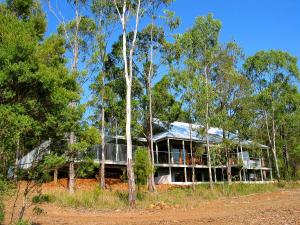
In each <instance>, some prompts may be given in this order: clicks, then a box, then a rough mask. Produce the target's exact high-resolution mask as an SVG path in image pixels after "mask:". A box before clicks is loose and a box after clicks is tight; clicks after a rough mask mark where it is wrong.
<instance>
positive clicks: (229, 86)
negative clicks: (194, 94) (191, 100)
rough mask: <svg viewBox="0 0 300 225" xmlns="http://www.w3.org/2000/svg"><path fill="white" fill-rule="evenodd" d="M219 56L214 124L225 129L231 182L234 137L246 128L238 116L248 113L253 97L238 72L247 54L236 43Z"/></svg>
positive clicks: (248, 86)
mask: <svg viewBox="0 0 300 225" xmlns="http://www.w3.org/2000/svg"><path fill="white" fill-rule="evenodd" d="M219 55H220V56H219V63H218V67H217V68H216V70H215V73H214V75H213V83H214V88H215V90H216V99H215V103H214V105H215V112H214V124H215V125H217V126H218V127H220V128H222V132H223V142H224V143H223V148H222V149H224V152H223V153H225V154H223V155H225V161H226V168H227V181H228V183H231V180H232V175H231V163H230V159H231V157H232V156H231V152H230V147H231V148H232V147H234V145H233V143H232V138H233V137H232V134H233V133H235V132H236V130H238V129H239V128H240V126H241V125H243V124H240V120H239V116H238V114H240V113H242V111H243V110H245V106H244V101H245V99H247V98H248V97H249V96H250V94H251V92H250V81H249V80H248V79H247V78H246V77H245V76H243V75H242V74H241V73H239V72H238V68H237V64H238V63H240V60H241V58H242V56H243V55H242V51H241V49H240V48H239V47H238V46H237V45H236V43H234V42H230V43H227V44H226V45H225V47H224V48H221V49H220V53H219ZM243 115H244V113H243Z"/></svg>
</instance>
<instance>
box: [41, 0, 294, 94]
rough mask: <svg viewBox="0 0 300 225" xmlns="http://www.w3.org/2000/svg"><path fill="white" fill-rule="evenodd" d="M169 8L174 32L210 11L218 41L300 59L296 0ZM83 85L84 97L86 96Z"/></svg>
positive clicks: (180, 1) (185, 1)
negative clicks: (174, 16) (175, 25)
mask: <svg viewBox="0 0 300 225" xmlns="http://www.w3.org/2000/svg"><path fill="white" fill-rule="evenodd" d="M52 1H53V2H55V1H57V0H52ZM42 2H45V1H44V0H42ZM59 4H60V7H61V10H62V12H63V14H64V16H65V18H66V19H68V18H70V16H72V15H71V14H70V12H71V11H72V10H71V9H70V8H69V6H68V4H67V3H66V1H65V0H59ZM44 9H45V10H46V12H47V16H48V23H49V24H48V31H47V35H49V34H51V33H52V32H55V31H56V27H57V21H56V19H55V18H54V17H53V16H52V15H51V14H49V13H48V8H47V7H46V6H45V5H44ZM171 10H173V11H175V12H176V14H177V15H178V16H180V17H181V25H180V27H179V28H178V30H177V31H176V32H178V33H183V32H184V31H185V30H186V29H188V28H189V27H191V26H192V25H193V23H194V20H195V18H196V17H197V16H203V15H207V14H208V13H213V15H214V17H215V18H216V19H219V20H221V22H222V30H221V35H220V40H221V42H222V43H225V42H227V41H231V40H235V41H236V42H237V43H238V44H239V46H240V47H242V48H243V50H244V52H245V54H246V56H250V55H253V54H255V52H257V51H260V50H270V49H280V50H284V51H288V52H290V53H291V54H292V55H294V56H296V57H298V58H299V59H300V1H299V0H284V1H283V0H177V1H176V2H175V3H173V5H172V6H171ZM298 65H299V66H300V63H299V62H298ZM158 79H159V77H158ZM87 86H88V84H86V85H85V97H84V99H87V98H88V96H89V92H88V90H87V89H88V88H87Z"/></svg>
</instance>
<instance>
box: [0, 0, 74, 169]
mask: <svg viewBox="0 0 300 225" xmlns="http://www.w3.org/2000/svg"><path fill="white" fill-rule="evenodd" d="M19 3H20V1H8V3H7V4H1V14H0V16H1V20H0V21H1V22H0V26H1V29H0V32H1V37H2V41H1V44H0V49H1V56H0V65H1V66H0V67H1V75H0V77H1V79H0V80H1V82H0V93H1V97H0V111H1V115H3V116H1V118H5V119H3V121H2V122H3V123H2V122H1V128H0V130H1V131H0V135H1V145H0V146H1V147H0V148H1V150H0V152H1V153H0V155H2V152H4V155H3V157H4V161H5V164H6V165H7V166H11V165H12V164H11V162H12V158H11V157H13V155H14V156H15V157H14V160H15V161H17V160H18V159H19V158H20V157H22V156H23V155H24V154H26V153H27V152H28V151H30V150H31V149H33V148H34V147H36V146H38V145H40V144H41V142H42V141H43V140H45V139H48V138H49V137H51V138H52V139H53V141H55V139H57V138H58V136H59V135H60V128H59V126H60V124H63V123H65V122H66V121H64V120H62V118H63V116H64V114H65V113H66V111H67V110H68V109H67V108H68V107H67V106H68V103H69V102H70V101H74V100H77V99H78V97H79V93H78V91H79V88H78V84H77V82H76V80H75V79H74V77H72V76H70V74H68V71H67V68H66V67H65V63H66V60H65V57H64V54H65V51H66V49H65V46H64V45H65V42H64V39H63V38H61V37H60V36H57V35H51V36H49V37H48V38H44V33H45V27H46V20H45V15H44V13H43V12H42V10H41V7H40V5H39V4H38V2H37V1H32V2H31V3H30V4H26V5H25V7H24V5H22V4H19ZM20 49H22V51H20ZM15 131H18V132H15ZM60 137H61V136H60ZM15 149H17V151H15ZM13 151H15V152H14V153H15V154H12V152H13ZM1 158H2V156H1ZM6 169H7V168H6Z"/></svg>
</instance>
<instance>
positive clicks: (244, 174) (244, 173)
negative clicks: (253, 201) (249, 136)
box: [241, 143, 247, 181]
mask: <svg viewBox="0 0 300 225" xmlns="http://www.w3.org/2000/svg"><path fill="white" fill-rule="evenodd" d="M241 155H242V161H243V177H244V181H247V180H246V172H245V168H244V154H243V145H242V143H241ZM246 166H247V164H246Z"/></svg>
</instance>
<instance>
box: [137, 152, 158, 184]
mask: <svg viewBox="0 0 300 225" xmlns="http://www.w3.org/2000/svg"><path fill="white" fill-rule="evenodd" d="M153 169H154V168H153V166H152V165H151V162H150V159H149V156H148V152H147V150H146V149H144V148H137V150H136V151H135V155H134V174H135V175H136V182H137V184H138V185H143V184H146V182H147V177H148V176H149V175H150V174H151V173H152V172H153Z"/></svg>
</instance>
